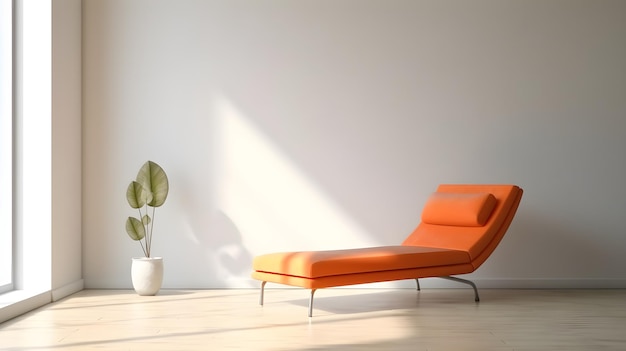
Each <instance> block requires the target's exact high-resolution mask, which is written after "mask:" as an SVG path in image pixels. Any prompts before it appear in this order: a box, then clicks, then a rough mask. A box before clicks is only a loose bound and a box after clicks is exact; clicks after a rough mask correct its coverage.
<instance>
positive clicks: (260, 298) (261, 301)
mask: <svg viewBox="0 0 626 351" xmlns="http://www.w3.org/2000/svg"><path fill="white" fill-rule="evenodd" d="M265 284H267V282H262V283H261V297H259V305H261V306H263V293H264V292H265Z"/></svg>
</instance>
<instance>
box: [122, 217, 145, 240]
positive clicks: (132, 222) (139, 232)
mask: <svg viewBox="0 0 626 351" xmlns="http://www.w3.org/2000/svg"><path fill="white" fill-rule="evenodd" d="M126 233H128V236H130V238H131V239H133V240H141V239H143V238H144V237H145V236H146V229H145V228H144V227H143V224H141V221H140V220H138V219H137V218H135V217H128V219H127V220H126Z"/></svg>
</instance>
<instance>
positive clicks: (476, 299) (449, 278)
mask: <svg viewBox="0 0 626 351" xmlns="http://www.w3.org/2000/svg"><path fill="white" fill-rule="evenodd" d="M439 278H441V279H448V280H452V281H455V282H459V283H463V284H468V285H471V286H472V288H474V301H476V302H478V301H480V298H479V297H478V289H477V288H476V284H474V282H472V281H470V280H467V279H461V278H457V277H439Z"/></svg>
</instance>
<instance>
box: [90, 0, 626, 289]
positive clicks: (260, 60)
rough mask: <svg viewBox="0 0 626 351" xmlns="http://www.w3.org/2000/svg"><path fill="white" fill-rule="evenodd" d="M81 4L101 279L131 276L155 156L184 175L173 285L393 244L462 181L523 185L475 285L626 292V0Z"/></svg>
mask: <svg viewBox="0 0 626 351" xmlns="http://www.w3.org/2000/svg"><path fill="white" fill-rule="evenodd" d="M83 7H84V8H83V84H84V85H83V94H84V95H83V104H84V105H83V112H84V115H83V146H84V148H83V184H84V188H83V189H84V192H83V200H84V206H83V231H84V236H83V240H84V247H83V275H84V278H85V284H86V286H87V287H89V288H128V287H130V286H131V284H130V277H129V267H130V258H131V257H132V256H138V255H140V253H141V250H140V248H139V246H138V244H137V243H135V242H132V241H131V240H130V239H129V238H128V237H127V236H126V233H125V231H124V221H125V218H126V217H127V216H129V215H132V214H134V212H132V211H131V210H130V208H129V207H128V206H127V204H126V201H125V190H126V186H127V184H128V182H130V180H131V179H133V178H134V176H135V174H136V172H137V169H138V168H139V166H140V165H141V164H142V163H143V162H144V161H146V160H147V159H151V160H153V161H156V162H158V163H160V164H161V165H162V166H163V167H164V168H165V170H166V171H167V172H168V175H169V177H170V185H171V192H170V197H169V199H168V202H167V203H166V204H165V206H164V207H162V208H160V209H159V210H158V212H157V221H158V224H157V227H156V233H155V235H156V239H155V244H154V251H155V252H157V253H158V255H161V256H164V257H165V264H166V273H165V282H164V285H165V287H187V288H199V287H250V286H258V285H257V283H255V282H252V281H251V280H250V279H249V278H248V276H249V273H250V269H251V260H252V257H253V256H254V255H257V254H261V253H265V252H269V251H277V250H303V249H304V250H308V249H325V248H328V249H333V248H348V247H360V246H369V245H376V244H396V243H399V242H401V241H402V239H403V238H404V237H405V236H406V235H408V234H409V233H410V232H411V231H412V229H413V228H414V226H415V225H417V223H418V221H419V215H420V212H421V208H422V205H423V203H424V201H425V199H426V197H427V196H428V195H429V194H430V193H431V192H432V191H433V190H434V189H435V187H436V186H437V185H438V184H439V183H448V182H450V183H474V182H476V183H515V184H518V185H520V186H522V187H523V188H524V189H525V196H524V198H523V200H522V204H521V207H520V209H519V211H518V215H517V217H516V219H515V220H514V222H513V224H512V226H511V228H510V230H509V232H508V234H507V236H506V237H505V239H504V240H503V242H502V244H501V245H500V247H499V248H498V249H497V250H496V252H495V253H494V255H493V256H492V257H491V259H490V260H489V261H487V263H485V265H484V266H483V267H481V268H480V269H479V270H478V271H477V272H476V273H474V274H472V275H471V278H473V279H476V281H477V282H478V284H479V286H482V287H486V286H495V287H560V286H570V287H616V286H620V287H624V286H626V272H625V271H624V269H623V267H625V266H626V255H624V253H625V252H626V241H624V240H623V238H622V237H623V235H624V224H623V216H624V214H625V210H626V187H624V186H622V184H623V181H624V179H626V178H625V175H626V157H624V150H626V45H625V44H624V38H626V2H623V1H607V0H601V1H570V0H562V1H555V0H547V1H533V2H528V1H523V0H513V1H505V2H503V1H497V0H474V1H463V0H457V1H435V0H432V1H399V0H392V1H389V0H385V1H382V0H380V1H373V0H365V1H364V0H351V1H348V0H338V1H313V0H305V1H287V0H284V1H256V0H240V1H189V0H188V1H166V0H131V1H128V0H109V1H97V0H85V1H84V2H83ZM430 281H432V283H429V282H426V283H425V285H426V286H428V284H432V285H431V286H438V285H436V284H439V283H438V282H437V281H438V280H430ZM401 284H402V283H401Z"/></svg>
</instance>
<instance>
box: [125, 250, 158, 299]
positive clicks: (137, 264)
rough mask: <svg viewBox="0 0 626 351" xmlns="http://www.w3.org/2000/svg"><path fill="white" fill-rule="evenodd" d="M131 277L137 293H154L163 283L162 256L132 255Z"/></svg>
mask: <svg viewBox="0 0 626 351" xmlns="http://www.w3.org/2000/svg"><path fill="white" fill-rule="evenodd" d="M131 278H132V280H133V288H135V291H136V292H137V294H139V295H141V296H152V295H156V293H157V292H159V290H160V289H161V284H162V283H163V257H149V258H148V257H133V263H132V266H131Z"/></svg>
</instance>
